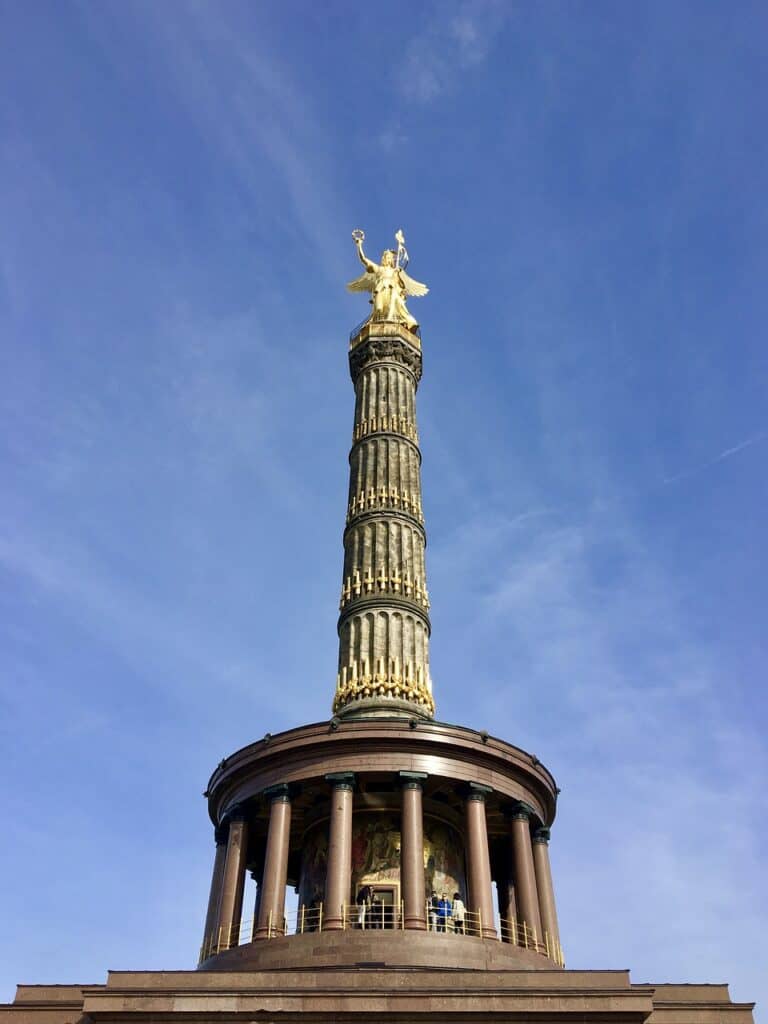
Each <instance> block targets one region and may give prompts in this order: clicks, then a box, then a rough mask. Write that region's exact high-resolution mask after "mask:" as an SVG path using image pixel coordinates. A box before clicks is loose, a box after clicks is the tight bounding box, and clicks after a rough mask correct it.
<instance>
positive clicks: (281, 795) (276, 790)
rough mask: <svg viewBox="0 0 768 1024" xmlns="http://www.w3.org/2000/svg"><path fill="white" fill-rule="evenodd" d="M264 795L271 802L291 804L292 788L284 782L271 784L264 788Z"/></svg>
mask: <svg viewBox="0 0 768 1024" xmlns="http://www.w3.org/2000/svg"><path fill="white" fill-rule="evenodd" d="M263 796H264V797H265V798H266V799H267V800H268V801H269V803H271V804H289V803H290V802H291V788H290V786H288V785H286V783H284V782H283V783H280V784H279V785H277V786H269V787H268V788H267V789H265V790H264V793H263Z"/></svg>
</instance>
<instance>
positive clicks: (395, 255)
mask: <svg viewBox="0 0 768 1024" xmlns="http://www.w3.org/2000/svg"><path fill="white" fill-rule="evenodd" d="M352 238H353V239H354V240H355V245H356V246H357V255H358V256H359V257H360V262H361V263H362V264H363V266H364V267H365V273H364V274H361V275H360V277H358V278H357V279H356V280H354V281H350V283H349V284H348V285H347V290H348V291H350V292H370V293H371V299H370V303H371V305H372V306H373V312H372V313H371V316H370V319H371V320H378V321H382V320H386V321H389V322H390V323H396V324H405V326H406V327H407V328H408V329H409V330H410V331H412V330H414V329H415V328H417V327H418V326H419V325H418V322H417V321H416V320H415V319H414V318H413V317H412V316H411V314H410V313H409V312H408V309H407V308H406V305H405V298H406V296H407V295H415V296H422V295H426V294H427V292H428V291H429V288H427V286H426V285H425V284H420V283H419V282H418V281H414V280H413V278H412V277H409V276H408V275H407V274H406V272H405V268H406V267H407V266H408V251H407V250H406V248H405V238H404V236H403V232H402V230H400V231H398V232H397V234H396V235H395V240H396V241H397V249H385V250H384V252H383V253H382V254H381V263H374V262H373V260H369V259H368V257H367V256H366V255H365V253H364V252H363V240H364V239H365V234H364V232H362V231H361V230H360V229H359V228H357V229H355V230H354V231H353V232H352Z"/></svg>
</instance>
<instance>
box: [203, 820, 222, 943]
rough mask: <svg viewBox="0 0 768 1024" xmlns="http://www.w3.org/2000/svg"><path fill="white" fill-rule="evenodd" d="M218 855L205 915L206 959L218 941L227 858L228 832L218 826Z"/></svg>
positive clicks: (204, 941)
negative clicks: (220, 907)
mask: <svg viewBox="0 0 768 1024" xmlns="http://www.w3.org/2000/svg"><path fill="white" fill-rule="evenodd" d="M215 837H216V856H215V857H214V859H213V874H212V875H211V891H210V893H209V894H208V913H207V914H206V915H205V928H204V930H203V946H202V950H201V959H203V960H204V959H206V958H207V957H208V956H210V955H211V953H212V952H213V951H214V950H215V948H216V941H217V938H218V931H219V904H220V903H221V887H222V882H223V880H224V865H225V863H226V860H227V833H226V830H225V829H223V828H217V829H216V832H215Z"/></svg>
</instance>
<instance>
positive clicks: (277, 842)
mask: <svg viewBox="0 0 768 1024" xmlns="http://www.w3.org/2000/svg"><path fill="white" fill-rule="evenodd" d="M266 796H267V797H268V799H269V801H270V804H269V828H268V832H267V849H266V853H265V856H264V875H263V878H262V883H261V899H260V900H259V917H258V920H257V922H256V930H255V932H254V938H257V939H263V938H266V937H268V935H269V932H270V928H271V929H272V930H273V931H274V930H275V929H277V930H281V929H282V927H283V917H284V915H285V885H286V881H287V878H288V851H289V847H290V837H291V797H290V794H289V791H288V787H287V786H274V787H273V788H272V789H269V790H267V793H266Z"/></svg>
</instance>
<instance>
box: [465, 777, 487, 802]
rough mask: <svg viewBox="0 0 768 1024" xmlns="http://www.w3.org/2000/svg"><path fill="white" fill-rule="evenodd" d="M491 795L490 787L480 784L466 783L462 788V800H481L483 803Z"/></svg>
mask: <svg viewBox="0 0 768 1024" xmlns="http://www.w3.org/2000/svg"><path fill="white" fill-rule="evenodd" d="M491 793H493V787H492V786H484V785H482V783H480V782H468V783H467V785H466V786H465V787H464V799H465V800H482V801H483V803H484V802H485V798H486V797H488V796H490V795H491Z"/></svg>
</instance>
